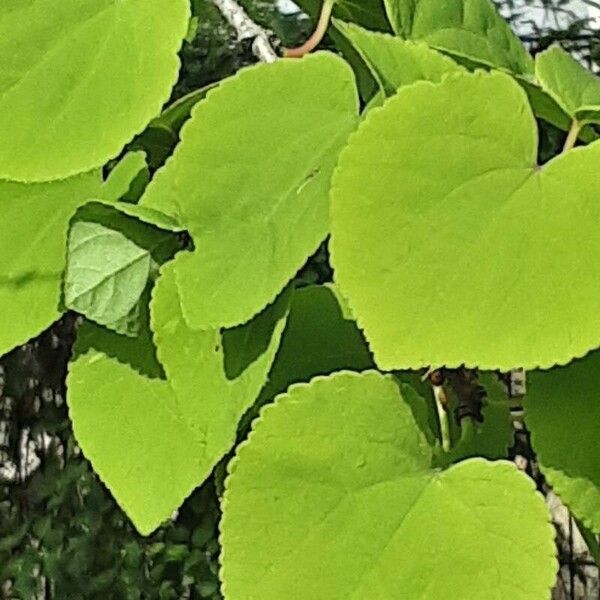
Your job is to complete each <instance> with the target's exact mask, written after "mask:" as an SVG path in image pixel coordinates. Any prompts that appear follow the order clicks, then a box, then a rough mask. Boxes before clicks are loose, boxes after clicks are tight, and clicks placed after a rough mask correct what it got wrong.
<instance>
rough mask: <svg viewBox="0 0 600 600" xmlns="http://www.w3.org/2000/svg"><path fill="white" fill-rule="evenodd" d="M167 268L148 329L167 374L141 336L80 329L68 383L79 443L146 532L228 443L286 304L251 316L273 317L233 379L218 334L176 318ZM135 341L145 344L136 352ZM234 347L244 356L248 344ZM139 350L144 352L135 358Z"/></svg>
mask: <svg viewBox="0 0 600 600" xmlns="http://www.w3.org/2000/svg"><path fill="white" fill-rule="evenodd" d="M176 260H177V259H176ZM173 265H174V263H168V264H167V265H166V266H165V267H163V273H162V276H161V277H160V279H159V281H158V284H157V286H156V288H155V291H154V296H153V300H152V328H153V331H154V335H155V342H156V345H157V352H158V358H159V359H160V362H161V364H162V367H164V370H165V372H166V374H167V380H166V381H165V380H163V379H157V378H156V377H157V375H158V373H157V367H156V366H153V364H152V360H151V359H152V354H151V352H149V351H148V347H149V346H148V343H147V341H145V342H144V341H143V340H142V341H141V342H140V341H138V340H137V339H127V338H125V341H126V342H127V343H126V344H124V343H123V338H121V339H120V340H119V341H118V342H117V341H116V338H117V336H115V335H114V334H110V333H108V332H106V331H104V332H102V330H101V329H100V328H96V329H95V331H96V336H94V335H92V336H90V335H89V334H87V335H86V338H85V339H84V340H83V341H82V342H81V343H82V344H83V343H84V348H79V349H78V357H77V358H76V360H75V361H74V362H72V363H71V365H70V369H69V377H68V382H67V383H68V397H67V402H68V404H69V410H70V415H71V419H72V421H73V426H74V431H75V435H76V438H77V441H78V443H79V444H80V446H81V448H82V450H83V452H84V454H85V455H86V456H87V457H88V459H89V460H90V461H91V462H92V465H93V467H94V469H95V470H96V472H97V473H98V475H99V476H100V477H101V479H102V480H103V481H104V483H105V484H106V485H107V487H108V488H109V489H110V490H111V492H112V493H113V495H114V496H115V498H116V500H117V502H118V503H119V504H120V505H121V507H122V508H123V509H124V510H125V512H126V513H127V515H128V516H129V517H130V518H131V520H132V521H133V523H134V524H135V526H136V527H137V529H138V530H139V531H140V532H141V533H142V534H144V535H146V534H149V533H150V532H152V531H153V530H154V529H155V528H156V527H158V525H160V523H161V522H162V521H164V520H165V519H167V518H169V516H170V515H171V514H172V512H173V511H174V510H175V509H176V508H177V507H178V506H179V505H180V504H181V503H182V502H183V500H184V499H185V498H186V497H187V496H188V494H189V493H190V492H191V491H192V490H193V489H194V488H195V487H196V486H198V485H199V484H200V483H202V481H204V480H205V479H206V477H208V475H209V474H210V472H211V470H212V468H213V467H214V465H215V464H216V463H217V462H218V461H219V460H220V459H221V458H222V456H223V455H224V454H225V453H226V452H228V451H229V450H230V448H231V447H232V446H233V444H234V442H235V436H236V430H237V424H238V421H239V419H240V418H241V416H242V415H243V413H244V412H245V411H246V410H247V409H248V408H249V407H250V406H251V404H252V403H253V402H254V400H255V399H256V397H257V396H258V393H259V391H260V388H261V387H262V385H263V383H264V382H265V379H266V376H267V373H268V370H269V368H270V366H271V363H272V361H273V358H274V355H275V352H276V349H277V346H278V344H279V339H280V335H281V331H282V329H283V327H284V324H285V312H286V306H287V301H288V300H287V296H286V295H284V296H282V297H280V299H279V300H278V301H277V302H276V303H275V304H274V305H272V306H271V307H269V308H268V309H267V311H266V312H267V313H268V317H265V316H264V315H260V316H259V317H257V318H262V319H265V318H267V319H269V320H270V325H271V327H270V329H268V330H267V328H263V329H262V331H263V334H264V335H265V336H268V337H269V343H268V344H266V345H265V344H263V345H262V346H261V347H263V348H266V349H265V352H264V353H263V354H262V355H260V356H258V357H257V358H256V360H254V361H253V362H252V363H251V364H248V365H247V366H246V368H245V370H244V371H243V373H241V374H240V376H239V377H237V378H236V379H231V380H230V379H229V378H228V377H227V374H226V373H225V368H224V361H225V358H224V349H223V343H222V335H221V334H220V333H219V332H218V331H193V330H191V329H189V328H188V327H187V326H186V325H185V323H184V321H183V317H182V315H181V310H180V307H179V300H178V297H177V291H176V286H175V282H174V272H173ZM98 333H100V335H97V334H98ZM259 337H260V336H259ZM259 341H261V340H259ZM79 343H80V342H78V344H79ZM261 343H262V342H261ZM140 344H141V346H142V347H143V348H146V350H144V351H141V350H138V351H136V348H137V347H138V346H139V345H140ZM85 349H87V352H85V353H84V350H85ZM228 351H230V352H237V351H238V348H237V347H230V348H229V349H228ZM241 351H242V352H244V353H246V355H247V348H243V349H241ZM140 355H145V356H147V357H148V358H146V359H144V361H143V362H142V363H141V364H139V363H138V362H137V361H138V356H140ZM128 357H130V358H129V359H128ZM126 360H135V361H136V363H134V364H135V366H130V365H129V364H126V363H125V362H124V361H126Z"/></svg>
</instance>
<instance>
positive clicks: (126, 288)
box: [64, 203, 177, 333]
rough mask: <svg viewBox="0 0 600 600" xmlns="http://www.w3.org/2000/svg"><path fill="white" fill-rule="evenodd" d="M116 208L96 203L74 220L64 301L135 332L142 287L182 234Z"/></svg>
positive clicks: (110, 324)
mask: <svg viewBox="0 0 600 600" xmlns="http://www.w3.org/2000/svg"><path fill="white" fill-rule="evenodd" d="M114 206H116V205H114ZM111 208H112V207H111ZM111 208H108V207H106V206H104V205H102V204H98V203H92V204H90V205H88V206H86V207H85V208H84V209H83V210H82V211H80V213H78V215H77V218H76V219H75V220H74V222H73V224H72V226H71V230H70V232H69V242H68V247H67V268H66V272H65V281H64V301H65V305H66V306H67V308H70V309H72V310H76V311H77V312H79V313H81V314H83V315H85V316H86V317H87V318H88V319H91V320H93V321H95V322H97V323H100V324H101V325H106V326H108V327H110V328H115V329H116V330H117V331H125V332H131V333H135V331H136V327H131V326H130V325H131V322H133V323H134V322H135V312H139V311H137V306H138V302H139V300H140V297H141V295H142V292H143V291H144V288H145V287H146V284H147V282H148V280H149V279H150V277H151V276H153V274H154V273H155V272H156V271H157V270H158V266H159V265H160V264H162V263H163V262H165V261H166V260H167V259H169V258H172V256H173V255H174V254H175V251H176V249H177V239H176V237H175V236H174V235H173V234H172V233H171V232H168V231H164V230H160V229H156V228H153V227H150V226H148V225H146V224H145V223H140V222H139V221H137V220H135V219H133V218H129V217H126V216H125V215H122V214H120V213H119V212H117V211H115V210H112V209H111ZM134 208H135V207H134ZM132 313H133V315H132ZM132 316H133V317H134V318H133V319H132Z"/></svg>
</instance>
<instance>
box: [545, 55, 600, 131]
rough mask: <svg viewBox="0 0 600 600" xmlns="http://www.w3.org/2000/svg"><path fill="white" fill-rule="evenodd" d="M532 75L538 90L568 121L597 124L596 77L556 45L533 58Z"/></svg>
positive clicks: (599, 82)
mask: <svg viewBox="0 0 600 600" xmlns="http://www.w3.org/2000/svg"><path fill="white" fill-rule="evenodd" d="M535 74H536V77H537V79H538V81H539V82H540V84H541V86H542V88H543V89H544V90H545V91H546V92H547V93H548V94H549V95H550V96H551V97H552V98H553V99H554V100H555V101H556V102H557V103H558V104H559V106H560V107H561V108H562V109H563V110H564V111H565V112H566V113H567V114H568V115H570V116H571V117H572V118H574V119H577V120H579V121H582V122H583V121H585V122H595V123H598V122H600V78H599V77H598V76H596V75H594V73H592V72H591V71H588V70H587V69H586V68H585V67H584V66H583V65H581V64H580V63H579V62H577V61H576V60H575V59H574V58H573V57H572V56H571V55H570V54H569V53H568V52H565V51H564V50H563V49H562V48H561V47H560V46H557V45H555V46H552V47H550V48H549V49H548V50H545V51H544V52H540V53H539V54H538V55H537V56H536V57H535Z"/></svg>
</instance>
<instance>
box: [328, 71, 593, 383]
mask: <svg viewBox="0 0 600 600" xmlns="http://www.w3.org/2000/svg"><path fill="white" fill-rule="evenodd" d="M492 106H493V110H492ZM536 133H537V129H536V123H535V120H534V118H533V115H532V114H531V110H530V108H529V104H528V102H527V98H526V96H525V94H524V92H523V91H522V89H521V88H520V87H519V86H518V85H517V84H516V83H515V82H514V80H513V79H512V78H511V77H509V76H508V75H505V74H503V73H499V72H495V73H490V74H488V73H483V72H476V73H475V74H467V73H460V74H456V75H451V76H448V77H447V78H446V79H445V80H444V81H442V82H441V83H439V84H436V85H433V84H430V83H425V82H421V83H416V84H413V85H412V86H408V87H405V88H402V89H401V90H400V91H399V92H398V94H397V95H396V96H394V97H393V98H391V99H389V100H388V101H387V103H386V104H385V106H384V107H383V108H382V109H381V110H377V111H373V112H372V113H371V114H370V115H368V116H367V118H366V120H365V121H364V122H363V124H362V125H361V127H360V129H359V131H358V132H357V133H356V134H355V135H354V136H353V137H352V138H351V140H350V143H349V145H348V147H347V148H346V149H345V151H344V152H343V153H342V156H341V157H340V161H339V165H338V170H337V173H336V176H335V178H334V183H333V191H332V240H331V251H332V261H333V264H334V267H335V277H336V280H337V282H338V284H339V286H340V289H341V291H342V293H343V295H344V296H345V297H346V298H348V301H349V303H350V306H351V308H352V312H353V314H354V315H355V316H356V318H357V321H358V323H359V325H360V327H361V328H364V330H365V334H366V337H367V339H368V341H369V344H370V346H371V350H372V351H373V352H374V355H375V360H376V362H377V364H378V365H379V367H380V368H383V369H385V370H391V369H397V368H409V369H410V368H419V367H424V366H429V365H433V366H441V365H446V366H449V367H454V366H459V365H461V364H466V365H470V366H479V367H480V368H481V369H489V370H494V369H500V370H503V371H508V370H510V369H512V368H515V367H525V368H534V367H536V366H538V365H539V366H541V367H550V366H552V365H554V364H558V363H567V362H569V361H570V360H571V359H572V358H573V357H574V356H581V355H583V354H585V353H586V352H587V351H588V350H590V349H591V348H594V347H596V346H598V345H600V238H599V237H598V233H597V223H598V222H599V220H600V203H599V202H598V189H600V171H599V170H598V168H597V167H598V164H600V144H598V143H593V144H591V145H589V146H587V147H585V148H577V149H575V150H572V151H570V152H566V153H564V154H562V155H561V156H558V157H556V158H554V159H553V160H551V161H550V162H549V163H547V164H545V165H544V166H543V167H539V166H538V165H537V161H536V153H537V135H536ZM356 240H360V241H361V243H360V244H357V243H356Z"/></svg>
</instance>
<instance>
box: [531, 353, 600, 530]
mask: <svg viewBox="0 0 600 600" xmlns="http://www.w3.org/2000/svg"><path fill="white" fill-rule="evenodd" d="M599 385H600V352H593V353H591V354H589V355H588V356H586V357H585V358H582V359H580V360H576V361H574V362H572V363H571V364H570V365H568V366H566V367H560V368H555V369H552V370H551V371H546V372H544V371H532V372H531V373H527V396H526V399H525V422H526V424H527V427H528V429H529V430H530V432H531V443H532V445H533V449H534V450H535V452H536V454H537V456H538V459H539V462H540V467H541V469H542V472H543V473H544V476H545V477H546V479H547V481H548V483H550V485H551V486H552V487H553V488H554V491H555V492H556V493H557V494H558V495H559V496H560V498H561V500H562V501H563V502H564V503H565V504H566V505H567V506H568V507H569V509H570V510H571V511H572V512H573V514H574V515H575V516H576V517H578V518H579V519H580V520H581V521H583V522H584V523H585V525H587V526H588V527H589V528H590V529H593V530H594V531H596V532H600V454H599V452H598V435H599V434H600V398H599V397H598V395H599V393H598V390H599Z"/></svg>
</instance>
